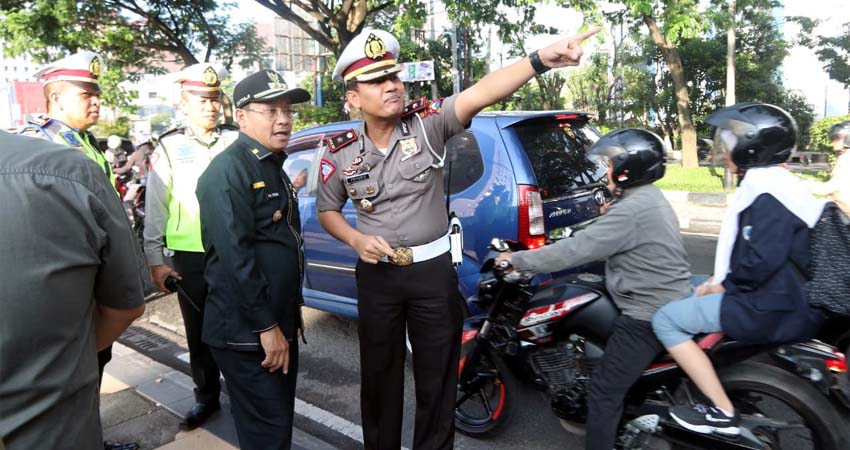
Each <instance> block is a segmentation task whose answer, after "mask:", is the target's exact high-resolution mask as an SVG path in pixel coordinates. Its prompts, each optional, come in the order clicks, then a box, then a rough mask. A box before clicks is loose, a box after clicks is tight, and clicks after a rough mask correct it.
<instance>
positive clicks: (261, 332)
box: [196, 70, 310, 450]
mask: <svg viewBox="0 0 850 450" xmlns="http://www.w3.org/2000/svg"><path fill="white" fill-rule="evenodd" d="M233 98H234V103H235V106H236V121H237V122H238V123H239V128H240V132H239V137H238V138H237V139H236V141H235V142H234V143H233V144H232V145H230V146H229V147H228V148H227V149H225V150H224V152H222V153H221V154H219V155H218V156H217V157H216V158H215V159H213V161H212V162H211V163H210V165H209V167H208V168H207V170H206V171H205V172H204V173H203V175H201V177H200V179H199V180H198V188H197V191H196V192H197V196H198V204H199V205H200V211H201V239H202V241H203V245H204V251H205V252H206V257H205V263H206V270H205V272H204V276H205V278H206V281H207V285H208V287H209V294H208V297H207V303H206V311H205V314H204V325H203V341H204V342H206V343H207V344H208V345H209V346H210V350H211V351H212V354H213V358H214V359H215V361H216V362H217V363H218V366H219V369H220V370H221V373H222V374H224V378H225V380H226V381H227V389H228V392H229V393H230V398H231V405H232V406H231V409H232V412H233V418H234V421H235V422H236V432H237V435H238V437H239V445H240V447H241V448H242V449H245V450H277V449H289V448H290V447H291V442H292V418H293V414H294V412H295V379H296V375H297V373H298V341H297V336H298V335H299V334H300V332H301V310H300V305H301V304H302V303H303V298H302V296H301V285H302V282H303V276H304V255H303V251H302V240H301V219H300V217H299V214H298V200H297V196H296V195H295V189H294V188H293V186H292V183H291V180H290V179H289V177H288V176H287V175H286V172H284V171H283V162H284V160H285V159H286V154H285V153H283V150H284V149H285V148H286V146H287V144H289V136H290V133H291V131H292V105H293V104H295V103H301V102H306V101H308V100H310V94H309V93H308V92H307V91H305V90H304V89H299V88H296V89H288V87H287V85H286V83H285V82H284V81H283V78H282V77H281V76H280V74H278V73H277V72H275V71H272V70H261V71H259V72H257V73H254V74H252V75H250V76H248V77H247V78H245V79H244V80H242V81H240V82H239V84H237V85H236V88H235V90H234V91H233Z"/></svg>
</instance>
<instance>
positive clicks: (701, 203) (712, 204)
mask: <svg viewBox="0 0 850 450" xmlns="http://www.w3.org/2000/svg"><path fill="white" fill-rule="evenodd" d="M662 192H663V193H664V196H665V197H666V198H667V200H668V201H669V202H670V205H672V206H673V210H674V211H675V212H676V217H678V219H679V228H680V229H681V230H682V231H687V232H691V233H706V234H718V233H719V232H720V223H721V222H722V221H723V218H724V217H725V216H726V205H727V204H728V194H714V193H701V192H683V191H662Z"/></svg>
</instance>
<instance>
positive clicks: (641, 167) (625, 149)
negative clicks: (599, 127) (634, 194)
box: [587, 128, 666, 189]
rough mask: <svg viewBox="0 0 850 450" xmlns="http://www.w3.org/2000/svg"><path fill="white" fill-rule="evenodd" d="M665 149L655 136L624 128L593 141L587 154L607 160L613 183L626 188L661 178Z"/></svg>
mask: <svg viewBox="0 0 850 450" xmlns="http://www.w3.org/2000/svg"><path fill="white" fill-rule="evenodd" d="M665 150H666V146H665V145H664V141H662V140H661V138H660V137H658V135H657V134H655V133H653V132H651V131H646V130H642V129H640V128H623V129H620V130H615V131H612V132H610V133H608V134H606V135H605V136H603V137H602V138H601V139H599V140H598V141H596V143H595V144H593V145H592V146H591V147H590V148H589V149H588V150H587V154H588V155H589V156H598V157H606V158H609V159H610V160H611V164H612V165H613V173H612V176H613V177H614V184H615V185H616V186H617V187H618V188H620V189H627V188H631V187H635V186H640V185H642V184H649V183H652V182H653V181H655V180H658V179H660V178H661V177H663V176H664V161H665V158H664V153H665Z"/></svg>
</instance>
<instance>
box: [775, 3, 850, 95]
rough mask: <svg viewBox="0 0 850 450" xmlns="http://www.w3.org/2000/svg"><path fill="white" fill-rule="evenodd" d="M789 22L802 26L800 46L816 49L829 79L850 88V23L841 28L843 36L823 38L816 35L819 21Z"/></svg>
mask: <svg viewBox="0 0 850 450" xmlns="http://www.w3.org/2000/svg"><path fill="white" fill-rule="evenodd" d="M788 20H789V21H794V22H797V23H799V24H800V27H801V30H800V35H799V36H798V40H799V43H800V45H803V46H806V47H808V48H811V49H815V54H816V55H817V56H818V59H820V61H821V62H822V63H823V64H824V69H826V72H827V73H828V74H829V77H830V78H831V79H833V80H835V81H838V82H839V83H842V84H844V87H846V88H850V22H847V23H845V24H844V25H842V26H841V28H842V29H843V30H844V31H843V34H839V35H837V36H823V35H815V34H814V30H815V28H816V27H817V26H818V25H820V23H821V21H819V20H814V19H811V18H809V17H789V18H788Z"/></svg>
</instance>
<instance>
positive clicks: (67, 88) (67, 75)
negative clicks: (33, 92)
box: [18, 51, 144, 450]
mask: <svg viewBox="0 0 850 450" xmlns="http://www.w3.org/2000/svg"><path fill="white" fill-rule="evenodd" d="M103 70H104V66H103V63H102V62H101V59H100V56H98V55H97V53H94V52H89V51H80V52H78V53H75V54H73V55H71V56H68V57H65V58H62V59H60V60H58V61H55V62H52V63H50V64H47V65H45V66H44V67H42V68H40V69H39V70H38V71H36V72H35V73H34V74H33V77H35V78H36V79H39V80H41V82H42V83H43V84H44V97H45V99H46V100H47V114H44V115H34V116H31V117H29V118H28V119H27V124H26V125H25V126H24V127H23V128H21V130H20V131H18V134H23V135H27V136H34V137H40V138H43V139H47V140H50V141H53V142H56V143H57V144H63V145H67V146H69V147H73V148H75V149H77V150H79V151H81V152H83V153H85V155H86V156H88V157H89V158H90V159H91V160H92V161H94V162H95V163H97V165H98V166H99V167H100V168H101V169H102V170H103V173H104V174H106V176H107V177H108V178H109V181H110V184H112V187H113V189H114V188H115V177H114V175H113V173H112V168H111V167H110V166H109V162H107V161H106V156H105V155H104V154H103V151H101V150H100V148H99V147H98V146H97V139H96V138H95V137H94V135H93V134H92V133H91V132H90V131H88V130H89V128H91V127H92V126H93V125H94V124H96V123H97V121H98V119H100V93H101V91H100V84H99V83H98V78H99V77H100V74H101V72H102V71H103ZM143 264H144V263H143V262H141V261H140V266H142V267H143ZM142 267H140V268H142ZM111 359H112V346H111V345H110V346H109V347H107V348H106V349H104V350H101V351H99V352H98V353H97V362H98V376H99V379H100V380H102V379H103V368H104V366H106V363H108V362H109V361H110V360H111ZM104 448H105V449H106V450H136V449H138V448H139V446H138V444H136V443H128V444H120V443H104Z"/></svg>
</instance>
